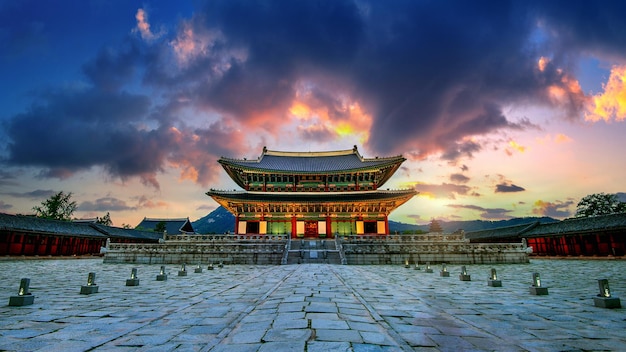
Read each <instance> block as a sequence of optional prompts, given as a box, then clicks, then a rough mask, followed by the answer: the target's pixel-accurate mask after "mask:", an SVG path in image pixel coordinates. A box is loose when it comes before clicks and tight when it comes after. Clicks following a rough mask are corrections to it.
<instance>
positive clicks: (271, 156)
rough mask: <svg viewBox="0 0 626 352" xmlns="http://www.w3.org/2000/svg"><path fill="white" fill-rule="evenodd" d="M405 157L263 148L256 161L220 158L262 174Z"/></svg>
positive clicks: (362, 165) (355, 166)
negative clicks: (375, 156) (364, 156)
mask: <svg viewBox="0 0 626 352" xmlns="http://www.w3.org/2000/svg"><path fill="white" fill-rule="evenodd" d="M404 160H406V159H404V157H402V156H395V157H386V158H369V159H368V158H363V157H362V156H361V155H360V154H359V152H358V150H357V149H356V147H355V148H354V149H351V150H339V151H331V152H281V151H271V150H267V149H264V150H263V154H261V156H260V157H259V158H258V159H256V160H246V159H243V160H242V159H229V158H224V157H222V158H220V160H219V162H220V163H221V164H222V165H225V166H231V167H240V168H243V169H255V170H262V171H279V172H296V173H320V172H322V173H329V172H342V171H347V170H359V169H375V168H379V167H383V166H387V165H393V164H397V163H402V162H403V161H404Z"/></svg>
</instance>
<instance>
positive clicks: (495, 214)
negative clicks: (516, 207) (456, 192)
mask: <svg viewBox="0 0 626 352" xmlns="http://www.w3.org/2000/svg"><path fill="white" fill-rule="evenodd" d="M447 206H448V207H450V208H455V209H470V210H476V211H479V212H481V213H480V217H481V218H483V219H486V220H505V219H511V218H513V217H512V216H510V215H508V214H509V213H511V212H512V210H509V209H504V208H483V207H481V206H478V205H472V204H448V205H447Z"/></svg>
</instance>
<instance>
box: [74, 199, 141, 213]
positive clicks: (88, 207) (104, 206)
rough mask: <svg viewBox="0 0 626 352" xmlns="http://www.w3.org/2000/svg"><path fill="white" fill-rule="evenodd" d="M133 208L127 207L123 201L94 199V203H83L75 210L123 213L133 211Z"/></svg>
mask: <svg viewBox="0 0 626 352" xmlns="http://www.w3.org/2000/svg"><path fill="white" fill-rule="evenodd" d="M134 209H136V208H135V207H131V206H128V205H127V204H126V202H125V201H123V200H120V199H117V198H114V197H103V198H99V199H96V200H95V201H93V202H91V201H85V202H82V203H80V204H79V205H78V207H77V208H76V210H78V211H97V212H104V211H124V210H134Z"/></svg>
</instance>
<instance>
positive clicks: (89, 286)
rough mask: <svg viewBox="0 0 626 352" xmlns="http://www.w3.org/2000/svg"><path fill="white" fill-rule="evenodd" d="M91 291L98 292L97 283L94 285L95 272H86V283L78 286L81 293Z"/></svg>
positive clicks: (84, 293)
mask: <svg viewBox="0 0 626 352" xmlns="http://www.w3.org/2000/svg"><path fill="white" fill-rule="evenodd" d="M92 293H98V285H96V273H89V274H87V285H83V286H81V287H80V294H81V295H90V294H92Z"/></svg>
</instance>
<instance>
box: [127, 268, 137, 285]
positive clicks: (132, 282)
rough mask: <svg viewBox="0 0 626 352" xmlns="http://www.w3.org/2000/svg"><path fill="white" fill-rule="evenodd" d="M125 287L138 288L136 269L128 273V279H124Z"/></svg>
mask: <svg viewBox="0 0 626 352" xmlns="http://www.w3.org/2000/svg"><path fill="white" fill-rule="evenodd" d="M126 286H139V278H138V277H137V268H133V269H132V270H131V271H130V279H126Z"/></svg>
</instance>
